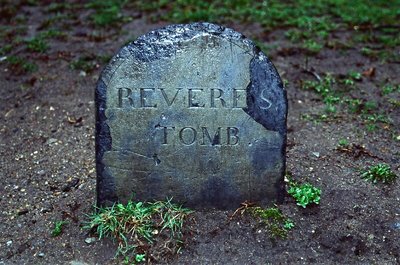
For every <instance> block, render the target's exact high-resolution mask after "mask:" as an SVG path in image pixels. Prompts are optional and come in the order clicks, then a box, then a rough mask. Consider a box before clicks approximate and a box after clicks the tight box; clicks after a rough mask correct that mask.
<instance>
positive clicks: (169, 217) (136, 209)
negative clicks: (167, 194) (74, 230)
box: [84, 200, 192, 262]
mask: <svg viewBox="0 0 400 265" xmlns="http://www.w3.org/2000/svg"><path fill="white" fill-rule="evenodd" d="M190 213H192V211H191V210H189V209H186V208H182V207H181V206H178V205H176V204H173V203H171V200H167V201H157V202H154V203H149V202H147V203H144V202H133V201H129V202H128V203H127V204H126V205H124V204H121V203H117V204H114V205H113V206H112V207H105V208H97V211H96V212H95V213H93V214H92V215H90V216H89V222H88V223H87V225H85V227H84V228H86V229H91V230H94V231H95V232H96V233H97V235H98V236H99V238H100V239H101V238H103V237H111V238H114V239H116V240H117V241H118V249H117V253H116V255H117V256H122V257H123V258H124V260H125V261H127V262H129V261H131V260H135V261H136V262H139V261H138V260H140V262H141V261H144V260H145V256H146V255H145V254H142V253H143V251H144V250H146V249H148V248H149V247H150V245H153V244H155V243H156V239H155V237H158V238H162V240H165V241H164V242H163V244H161V245H162V246H159V249H158V252H160V253H165V252H171V253H170V254H175V253H177V252H179V250H180V248H181V246H182V245H183V241H182V236H183V231H182V230H183V225H184V220H185V219H186V217H187V216H188V215H189V214H190ZM152 249H156V248H152ZM155 251H157V250H155Z"/></svg>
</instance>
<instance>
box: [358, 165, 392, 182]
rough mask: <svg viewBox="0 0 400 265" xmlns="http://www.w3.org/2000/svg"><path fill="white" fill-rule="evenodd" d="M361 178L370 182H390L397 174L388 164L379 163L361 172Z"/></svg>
mask: <svg viewBox="0 0 400 265" xmlns="http://www.w3.org/2000/svg"><path fill="white" fill-rule="evenodd" d="M361 178H363V179H366V180H368V181H371V182H372V183H377V182H382V183H392V182H394V181H395V180H396V178H397V175H396V174H395V173H394V172H393V171H392V170H391V168H390V166H389V165H387V164H384V163H381V164H377V165H375V166H371V167H369V168H368V169H366V170H364V171H363V172H361Z"/></svg>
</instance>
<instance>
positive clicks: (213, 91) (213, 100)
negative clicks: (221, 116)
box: [211, 88, 225, 108]
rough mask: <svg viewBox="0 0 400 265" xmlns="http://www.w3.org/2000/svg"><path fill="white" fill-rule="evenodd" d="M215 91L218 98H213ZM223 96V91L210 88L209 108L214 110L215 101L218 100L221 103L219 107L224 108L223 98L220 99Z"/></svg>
mask: <svg viewBox="0 0 400 265" xmlns="http://www.w3.org/2000/svg"><path fill="white" fill-rule="evenodd" d="M215 90H217V91H218V92H219V93H218V96H215ZM223 94H224V91H223V90H222V89H219V88H217V89H214V88H211V108H215V99H219V100H220V101H221V106H222V107H225V100H224V99H223V98H221V97H222V95H223Z"/></svg>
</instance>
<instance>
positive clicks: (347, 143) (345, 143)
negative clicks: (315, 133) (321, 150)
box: [339, 139, 349, 147]
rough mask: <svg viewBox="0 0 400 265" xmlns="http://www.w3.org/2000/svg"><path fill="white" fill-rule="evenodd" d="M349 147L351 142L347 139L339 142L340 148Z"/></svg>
mask: <svg viewBox="0 0 400 265" xmlns="http://www.w3.org/2000/svg"><path fill="white" fill-rule="evenodd" d="M348 145H349V141H347V140H346V139H340V140H339V146H340V147H345V146H348Z"/></svg>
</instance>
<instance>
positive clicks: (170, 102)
mask: <svg viewBox="0 0 400 265" xmlns="http://www.w3.org/2000/svg"><path fill="white" fill-rule="evenodd" d="M160 90H161V93H162V95H163V97H164V99H165V102H167V105H168V107H170V106H171V105H172V104H173V103H174V101H175V99H176V96H177V95H178V93H179V91H180V90H181V88H177V89H176V93H175V95H174V97H173V98H172V100H171V101H170V100H169V99H168V96H167V93H165V91H164V88H160Z"/></svg>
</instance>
